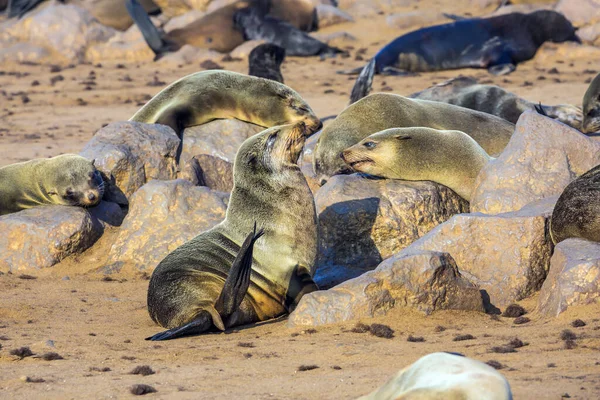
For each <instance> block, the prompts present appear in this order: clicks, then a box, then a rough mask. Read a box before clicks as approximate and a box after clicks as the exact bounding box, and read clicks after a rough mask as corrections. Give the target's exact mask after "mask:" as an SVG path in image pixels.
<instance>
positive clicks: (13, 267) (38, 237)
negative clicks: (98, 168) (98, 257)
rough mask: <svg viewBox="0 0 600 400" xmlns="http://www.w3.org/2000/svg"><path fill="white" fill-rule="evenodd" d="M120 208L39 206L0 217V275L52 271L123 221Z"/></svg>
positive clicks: (113, 206)
mask: <svg viewBox="0 0 600 400" xmlns="http://www.w3.org/2000/svg"><path fill="white" fill-rule="evenodd" d="M123 216H124V215H123V212H122V211H121V208H120V207H119V206H118V205H116V204H114V203H107V202H101V203H100V204H99V205H98V206H97V207H94V208H90V209H84V208H81V207H69V206H41V207H34V208H30V209H27V210H23V211H19V212H17V213H13V214H7V215H3V216H1V217H0V232H2V235H0V271H4V272H7V271H11V272H13V273H14V272H27V271H35V270H38V269H41V268H47V267H52V266H53V265H55V264H57V263H58V262H60V261H61V260H63V259H64V258H65V257H67V256H70V255H72V254H79V253H82V252H83V251H84V250H86V249H87V248H89V247H90V246H91V245H92V244H94V242H95V241H96V240H98V238H100V236H102V233H103V232H104V229H105V228H106V227H107V226H118V225H119V224H120V223H121V221H122V219H123Z"/></svg>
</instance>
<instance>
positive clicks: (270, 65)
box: [248, 43, 285, 83]
mask: <svg viewBox="0 0 600 400" xmlns="http://www.w3.org/2000/svg"><path fill="white" fill-rule="evenodd" d="M284 59H285V49H283V48H281V47H279V46H277V45H275V44H272V43H263V44H260V45H258V46H256V47H255V48H254V49H252V51H251V52H250V54H249V55H248V75H252V76H257V77H259V78H265V79H271V80H273V81H277V82H279V83H283V75H282V74H281V63H283V60H284Z"/></svg>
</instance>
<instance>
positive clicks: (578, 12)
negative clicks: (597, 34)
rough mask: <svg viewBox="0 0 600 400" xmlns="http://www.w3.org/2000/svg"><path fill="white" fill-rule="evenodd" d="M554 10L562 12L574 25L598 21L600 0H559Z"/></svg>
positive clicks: (599, 18)
mask: <svg viewBox="0 0 600 400" xmlns="http://www.w3.org/2000/svg"><path fill="white" fill-rule="evenodd" d="M555 10H556V11H558V12H560V13H562V14H564V16H565V17H567V19H568V20H569V21H571V23H572V24H573V25H575V26H582V25H587V24H590V23H592V22H600V1H598V0H560V1H559V2H558V4H556V7H555Z"/></svg>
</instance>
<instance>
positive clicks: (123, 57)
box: [85, 25, 155, 63]
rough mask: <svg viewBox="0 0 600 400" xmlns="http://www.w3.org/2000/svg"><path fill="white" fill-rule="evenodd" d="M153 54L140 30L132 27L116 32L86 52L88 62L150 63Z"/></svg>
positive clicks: (134, 26) (135, 26)
mask: <svg viewBox="0 0 600 400" xmlns="http://www.w3.org/2000/svg"><path fill="white" fill-rule="evenodd" d="M154 57H155V54H154V52H153V51H152V50H151V49H150V47H148V43H146V41H145V40H144V37H143V36H142V33H141V32H140V29H139V28H138V27H137V25H132V26H131V27H130V28H129V29H127V30H126V31H125V32H118V33H116V34H115V35H114V36H112V37H111V38H110V39H108V40H106V41H103V42H100V43H96V44H94V45H92V46H90V47H89V48H88V49H87V50H86V54H85V59H86V60H87V61H88V62H92V63H97V62H107V61H112V62H120V63H122V62H128V63H133V62H150V61H152V60H153V59H154Z"/></svg>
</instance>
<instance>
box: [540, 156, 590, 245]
mask: <svg viewBox="0 0 600 400" xmlns="http://www.w3.org/2000/svg"><path fill="white" fill-rule="evenodd" d="M550 236H551V237H552V241H553V242H554V244H556V243H559V242H562V241H563V240H565V239H568V238H581V239H587V240H590V241H592V242H600V165H598V166H596V167H594V168H592V169H591V170H589V171H588V172H586V173H585V174H583V175H581V176H580V177H579V178H577V179H575V180H574V181H573V182H571V183H569V184H568V185H567V187H566V188H565V190H563V192H562V194H561V195H560V197H559V198H558V201H557V202H556V205H555V206H554V210H553V211H552V218H551V219H550Z"/></svg>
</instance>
